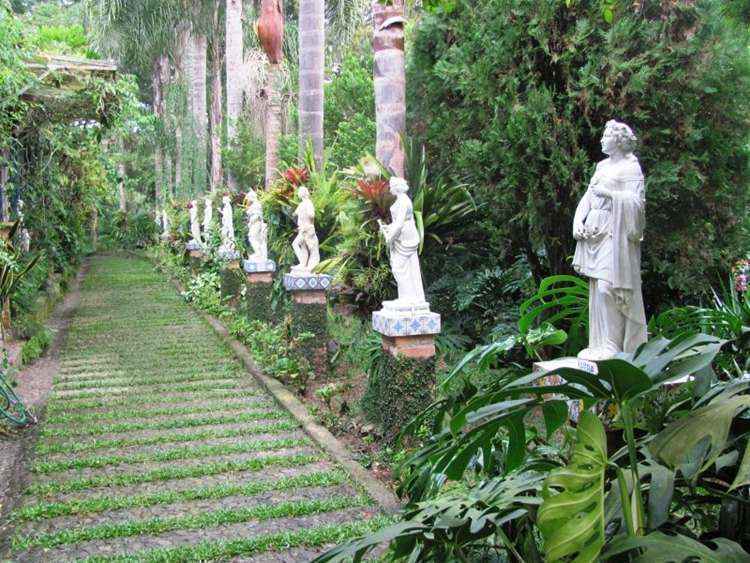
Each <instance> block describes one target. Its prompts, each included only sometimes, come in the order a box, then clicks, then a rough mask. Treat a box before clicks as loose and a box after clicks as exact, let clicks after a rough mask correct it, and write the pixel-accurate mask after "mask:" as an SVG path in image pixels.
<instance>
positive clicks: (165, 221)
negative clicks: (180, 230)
mask: <svg viewBox="0 0 750 563" xmlns="http://www.w3.org/2000/svg"><path fill="white" fill-rule="evenodd" d="M161 224H162V226H163V229H164V230H163V232H162V233H161V238H162V239H164V240H169V239H170V238H172V232H171V231H172V226H171V225H170V223H169V215H167V210H166V208H165V209H163V210H162V212H161Z"/></svg>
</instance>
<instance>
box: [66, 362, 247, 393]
mask: <svg viewBox="0 0 750 563" xmlns="http://www.w3.org/2000/svg"><path fill="white" fill-rule="evenodd" d="M220 373H228V374H231V375H240V374H242V373H243V372H242V370H241V369H239V368H238V367H237V365H235V364H234V363H229V362H210V363H209V362H205V361H203V360H201V364H200V365H192V366H170V365H165V364H159V365H154V364H151V365H150V366H149V367H147V368H143V369H130V368H128V369H127V370H121V369H112V370H100V371H97V372H88V373H86V375H80V376H79V377H58V378H55V380H54V381H53V384H54V385H55V387H56V388H57V387H62V386H66V387H67V386H69V385H80V384H83V383H90V384H92V385H96V386H98V385H99V384H102V386H104V385H106V384H111V383H112V382H116V381H127V382H130V383H140V384H143V385H147V384H148V383H151V382H153V381H156V382H159V381H161V379H162V378H164V376H165V375H167V374H168V375H169V376H170V378H177V377H188V376H192V375H200V374H206V375H218V374H220Z"/></svg>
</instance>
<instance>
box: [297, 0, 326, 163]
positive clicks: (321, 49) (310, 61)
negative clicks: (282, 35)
mask: <svg viewBox="0 0 750 563" xmlns="http://www.w3.org/2000/svg"><path fill="white" fill-rule="evenodd" d="M324 72H325V2H324V0H300V3H299V150H300V157H303V156H304V153H305V151H306V150H307V147H308V144H312V150H313V156H314V158H315V165H316V167H317V168H318V169H320V167H321V166H322V165H323V78H324Z"/></svg>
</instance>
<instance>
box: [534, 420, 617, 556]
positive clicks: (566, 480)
mask: <svg viewBox="0 0 750 563" xmlns="http://www.w3.org/2000/svg"><path fill="white" fill-rule="evenodd" d="M606 465H607V442H606V437H605V434H604V426H603V425H602V423H601V422H600V421H599V419H598V418H597V417H596V415H594V414H592V413H591V412H589V411H586V412H584V413H583V414H582V415H581V419H580V421H579V424H578V436H577V443H576V446H575V449H574V451H573V457H572V458H571V460H570V463H569V464H568V465H567V466H566V467H562V468H560V469H557V470H555V471H553V472H552V473H550V475H549V477H548V478H547V481H546V483H545V488H544V492H543V494H542V497H543V498H544V502H543V503H542V506H541V507H540V508H539V513H538V515H537V523H538V525H539V529H540V530H541V532H542V535H543V536H544V548H545V551H546V553H547V559H546V560H547V561H560V560H562V559H565V558H568V557H570V556H574V555H575V556H576V557H575V561H576V562H577V563H585V562H588V561H596V560H597V558H598V556H599V552H600V551H601V549H602V547H603V546H604V471H605V469H606Z"/></svg>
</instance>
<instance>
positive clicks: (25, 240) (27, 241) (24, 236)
mask: <svg viewBox="0 0 750 563" xmlns="http://www.w3.org/2000/svg"><path fill="white" fill-rule="evenodd" d="M25 205H26V204H25V203H24V201H23V200H22V199H19V200H18V220H19V221H20V222H21V233H20V235H19V236H20V239H21V251H22V252H29V250H31V234H30V233H29V230H28V229H27V228H26V223H25V220H26V218H25V216H24V214H23V208H24V206H25Z"/></svg>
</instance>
